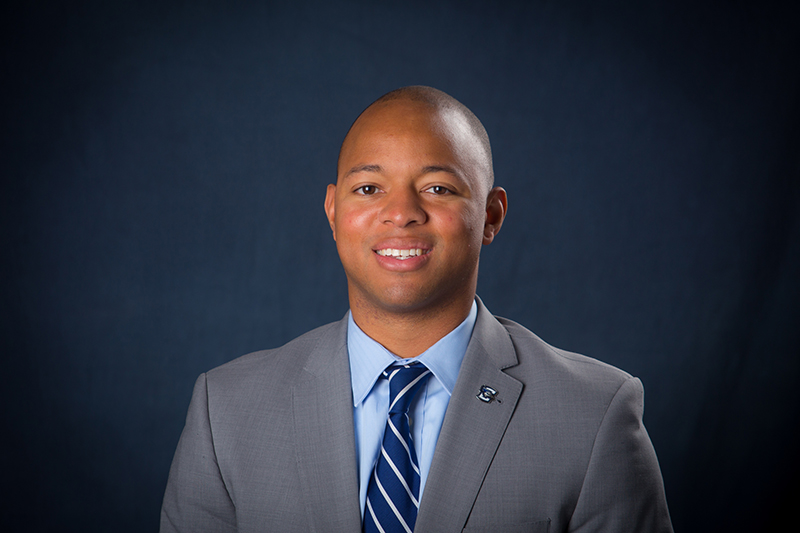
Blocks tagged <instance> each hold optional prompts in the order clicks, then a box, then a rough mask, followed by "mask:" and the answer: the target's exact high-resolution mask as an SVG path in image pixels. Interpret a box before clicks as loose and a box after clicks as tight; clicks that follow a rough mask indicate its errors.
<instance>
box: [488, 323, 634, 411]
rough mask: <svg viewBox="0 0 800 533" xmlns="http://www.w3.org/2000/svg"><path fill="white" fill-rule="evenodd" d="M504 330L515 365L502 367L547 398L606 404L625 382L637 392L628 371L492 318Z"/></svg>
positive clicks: (569, 402)
mask: <svg viewBox="0 0 800 533" xmlns="http://www.w3.org/2000/svg"><path fill="white" fill-rule="evenodd" d="M495 318H496V319H497V321H498V322H499V324H500V325H501V326H502V327H503V329H504V330H505V331H506V332H507V334H508V336H509V338H510V340H511V343H512V344H513V346H514V351H515V352H516V355H517V360H518V364H517V365H516V366H515V367H512V368H509V369H507V370H506V372H508V373H509V374H510V375H512V376H514V377H516V378H517V379H520V380H521V381H523V382H524V383H525V384H526V385H527V386H528V388H529V389H532V390H536V391H542V392H543V393H544V394H546V395H547V396H548V397H550V398H563V399H564V400H565V401H568V402H567V403H568V404H572V405H574V404H575V403H576V402H577V403H581V404H585V405H589V404H594V405H597V406H601V405H605V406H608V405H609V404H610V403H611V401H612V399H613V398H614V397H615V396H616V395H617V393H618V392H619V391H620V390H621V389H623V387H624V386H625V385H626V384H627V385H628V386H629V387H631V388H633V389H634V390H639V391H641V383H640V382H639V380H638V379H636V378H635V377H633V376H631V375H630V374H629V373H627V372H625V371H624V370H621V369H619V368H617V367H615V366H612V365H610V364H607V363H604V362H602V361H599V360H597V359H594V358H592V357H588V356H586V355H582V354H579V353H574V352H570V351H567V350H563V349H561V348H557V347H555V346H552V345H550V344H548V343H547V342H545V341H543V340H542V339H541V338H539V337H538V336H537V335H536V334H534V333H533V332H531V331H530V330H528V329H527V328H525V327H524V326H522V325H520V324H518V323H516V322H514V321H513V320H508V319H506V318H502V317H495Z"/></svg>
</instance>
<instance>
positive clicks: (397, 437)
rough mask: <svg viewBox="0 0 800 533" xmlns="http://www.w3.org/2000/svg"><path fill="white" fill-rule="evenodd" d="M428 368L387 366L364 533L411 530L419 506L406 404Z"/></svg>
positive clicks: (407, 406) (414, 452)
mask: <svg viewBox="0 0 800 533" xmlns="http://www.w3.org/2000/svg"><path fill="white" fill-rule="evenodd" d="M430 373H431V371H430V370H428V369H427V368H425V366H424V365H422V364H419V363H411V364H409V365H403V366H390V367H389V368H387V369H386V370H385V371H384V372H383V374H382V377H384V378H386V379H388V380H389V419H388V420H387V422H386V429H385V430H384V434H383V443H382V444H381V449H380V454H379V455H378V461H377V462H376V463H375V470H374V471H373V473H372V477H370V480H369V487H368V488H367V503H366V509H365V511H364V533H374V532H381V533H394V532H405V533H411V532H412V531H413V530H414V523H415V522H416V521H417V510H418V509H419V481H420V477H419V463H418V462H417V453H416V451H415V450H414V442H413V441H412V440H411V429H410V427H409V422H408V408H409V407H410V406H411V400H413V399H414V395H415V394H416V393H417V391H419V389H420V387H422V384H423V383H425V380H426V379H427V378H428V376H430Z"/></svg>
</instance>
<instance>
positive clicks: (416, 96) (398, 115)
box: [325, 87, 507, 319]
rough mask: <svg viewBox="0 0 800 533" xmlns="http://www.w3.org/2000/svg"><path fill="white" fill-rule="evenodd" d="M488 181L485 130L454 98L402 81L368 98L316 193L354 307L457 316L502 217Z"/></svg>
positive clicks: (500, 197)
mask: <svg viewBox="0 0 800 533" xmlns="http://www.w3.org/2000/svg"><path fill="white" fill-rule="evenodd" d="M493 180H494V176H493V171H492V159H491V148H490V146H489V139H488V136H487V135H486V130H485V129H484V128H483V125H482V124H481V123H480V121H479V120H478V119H477V118H476V117H475V115H473V114H472V112H471V111H469V109H467V108H466V107H464V106H463V105H462V104H461V103H460V102H458V101H457V100H455V99H454V98H452V97H450V96H448V95H447V94H445V93H443V92H441V91H438V90H436V89H432V88H430V87H406V88H402V89H398V90H396V91H393V92H391V93H389V94H387V95H385V96H383V97H381V98H380V99H378V100H377V101H376V102H375V103H373V104H372V105H370V106H369V107H368V108H367V109H366V110H365V111H364V112H363V113H362V114H361V115H360V116H359V117H358V119H357V120H356V121H355V122H354V123H353V125H352V127H351V128H350V131H349V132H348V134H347V136H346V137H345V140H344V142H343V143H342V148H341V151H340V154H339V164H338V177H337V183H336V185H329V186H328V193H327V196H326V199H325V211H326V213H327V215H328V220H329V222H330V225H331V229H332V230H333V236H334V239H335V240H336V245H337V248H338V250H339V256H340V258H341V260H342V264H343V265H344V269H345V273H346V274H347V280H348V290H349V296H350V306H351V309H353V312H354V313H359V312H363V313H372V314H373V315H376V316H377V315H379V314H381V313H384V314H385V313H390V314H403V313H417V314H419V313H422V314H431V315H438V314H441V313H443V312H447V310H451V309H452V310H454V311H453V312H455V310H456V309H458V310H459V311H458V313H461V314H463V313H462V311H463V309H468V308H469V306H470V305H471V302H472V299H473V298H474V295H475V287H476V284H477V274H478V259H479V255H480V248H481V245H482V244H489V243H490V242H492V240H493V239H494V236H495V234H496V233H497V231H499V229H500V226H501V224H502V222H503V217H504V216H505V211H506V207H507V203H506V195H505V191H503V190H502V189H501V188H499V187H496V188H493ZM462 319H463V317H462Z"/></svg>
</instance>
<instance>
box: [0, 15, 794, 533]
mask: <svg viewBox="0 0 800 533" xmlns="http://www.w3.org/2000/svg"><path fill="white" fill-rule="evenodd" d="M601 4H602V5H601ZM749 4H750V3H749V2H720V3H707V2H700V3H696V2H693V3H688V2H677V3H676V2H674V1H673V2H667V1H663V2H637V1H627V2H626V1H619V2H609V3H599V2H590V1H567V2H545V1H542V2H531V3H518V2H494V3H492V5H491V6H490V5H483V4H482V3H475V2H455V1H454V2H430V3H429V2H425V3H422V2H419V3H418V2H403V3H397V2H391V3H390V2H296V3H292V4H291V5H289V3H288V2H287V3H286V4H285V5H284V4H283V3H281V4H270V3H266V2H265V3H259V4H250V3H244V2H158V3H152V4H151V5H148V4H147V3H142V2H135V3H134V2H95V3H87V2H82V3H80V5H79V6H74V5H73V6H69V7H67V6H60V5H48V4H47V3H41V2H40V3H33V2H31V3H22V4H20V5H16V6H15V7H11V8H8V7H6V8H4V9H5V14H4V16H3V17H2V18H3V24H4V26H6V27H5V29H4V31H3V32H2V40H3V69H2V72H3V83H2V87H3V89H2V90H3V92H4V95H5V98H4V99H3V102H4V105H3V106H2V111H0V113H2V120H3V122H2V123H3V137H2V199H1V200H0V202H1V203H0V207H1V208H2V212H1V213H0V220H1V221H2V233H0V238H2V241H0V243H1V244H2V254H3V260H2V263H1V264H0V269H1V270H0V274H1V275H2V281H3V283H2V298H3V301H2V308H1V309H0V313H2V314H0V332H1V333H2V339H1V342H2V344H0V346H2V348H3V370H4V372H3V373H2V376H3V379H2V387H0V390H2V397H0V399H2V406H3V407H2V410H0V412H2V427H3V438H2V445H3V448H2V450H0V457H1V458H2V462H1V463H0V468H1V470H0V471H2V476H1V478H2V479H3V482H2V491H3V494H2V497H0V506H2V512H1V513H0V516H2V518H0V525H1V524H2V523H3V522H6V523H7V524H8V525H13V526H16V527H17V528H18V529H22V530H25V531H81V532H91V531H98V532H100V531H103V532H105V531H131V532H134V531H135V532H140V531H154V530H156V528H157V522H158V512H159V506H160V500H161V496H162V493H163V489H164V486H165V483H166V477H167V472H168V469H169V464H170V460H171V458H172V453H173V451H174V447H175V444H176V442H177V439H178V436H179V434H180V431H181V428H182V425H183V417H184V415H185V411H186V407H187V405H188V401H189V396H190V393H191V386H192V383H193V381H194V379H195V377H196V376H197V375H198V374H199V373H200V372H202V371H205V370H207V369H209V368H211V367H213V366H216V365H219V364H221V363H223V362H225V361H227V360H230V359H232V358H234V357H236V356H238V355H241V354H244V353H246V352H249V351H253V350H256V349H261V348H267V347H274V346H277V345H280V344H282V343H284V342H286V341H288V340H289V339H291V338H293V337H294V336H296V335H298V334H300V333H302V332H304V331H306V330H308V329H310V328H312V327H314V326H317V325H320V324H322V323H325V322H328V321H332V320H336V319H338V318H339V317H341V316H342V315H343V313H344V312H345V310H346V309H347V302H346V291H345V280H344V275H343V273H342V271H341V267H340V265H339V263H338V259H337V256H336V251H335V247H334V245H333V241H332V239H331V238H330V234H329V229H328V226H327V222H326V220H325V217H324V215H323V211H322V201H323V197H324V192H325V190H324V189H325V185H326V184H327V183H328V182H330V181H332V180H334V179H335V160H336V155H337V151H338V147H339V143H340V142H341V139H342V137H343V136H344V134H345V132H346V130H347V128H348V127H349V125H350V123H351V121H352V120H353V119H354V118H355V117H356V115H357V114H358V113H359V112H360V111H361V109H362V108H363V107H365V106H366V105H367V104H369V103H370V102H371V101H372V100H373V99H375V98H376V97H378V96H379V95H381V94H383V93H384V92H387V91H389V90H391V89H394V88H396V87H398V86H401V85H408V84H425V85H433V86H435V87H438V88H440V89H443V90H444V91H447V92H449V93H450V94H452V95H453V96H455V97H456V98H458V99H460V100H461V101H462V102H464V103H465V104H466V105H467V106H469V107H470V108H472V109H473V110H474V111H475V113H476V114H477V115H478V116H479V117H480V118H481V119H482V120H483V122H484V123H485V125H486V127H487V129H488V131H489V134H490V135H491V137H492V141H493V147H494V154H495V170H496V174H497V181H498V184H500V185H503V186H504V187H505V188H506V189H507V190H508V193H509V197H510V210H509V216H508V219H507V221H506V224H505V225H504V227H503V231H502V232H501V234H500V236H499V238H498V239H497V240H496V241H495V244H493V245H492V246H490V247H488V248H486V249H485V250H484V255H483V260H482V265H481V269H482V274H481V281H480V286H479V294H481V296H482V297H483V299H484V301H485V302H486V304H487V305H488V306H489V308H490V309H491V310H492V311H493V312H494V313H496V314H499V315H503V316H508V317H510V318H513V319H515V320H517V321H519V322H521V323H523V324H524V325H526V326H528V327H529V328H530V329H532V330H534V331H535V332H537V333H538V334H539V335H540V336H542V337H543V338H544V339H545V340H547V341H549V342H551V343H553V344H556V345H558V346H560V347H563V348H567V349H570V350H575V351H580V352H583V353H586V354H589V355H591V356H594V357H597V358H599V359H602V360H604V361H607V362H609V363H611V364H614V365H617V366H620V367H622V368H623V369H626V370H628V371H629V372H631V373H633V374H635V375H637V376H639V377H641V379H642V381H643V382H644V385H645V390H646V396H647V402H646V413H645V421H646V423H647V425H648V428H649V431H650V434H651V437H652V440H653V443H654V445H655V447H656V450H657V452H658V455H659V458H660V460H661V464H662V469H663V473H664V481H665V485H666V490H667V497H668V500H669V503H670V507H671V510H672V516H673V520H674V523H675V526H676V529H677V530H679V531H684V532H692V531H696V532H705V531H722V530H725V531H753V530H756V531H757V530H766V529H767V528H768V527H770V526H776V525H777V521H778V519H779V517H780V516H788V514H789V512H790V510H791V506H796V504H797V500H798V497H799V496H800V495H798V490H797V488H796V487H797V483H796V479H797V476H798V474H799V473H800V471H799V468H798V466H799V463H798V458H797V457H798V454H797V453H796V450H797V449H798V448H799V447H800V442H799V441H800V438H798V427H800V420H799V419H800V413H799V412H798V407H799V406H800V402H798V390H799V388H798V387H799V386H800V360H799V359H798V345H799V343H798V341H800V339H798V336H799V335H798V330H799V329H800V217H799V214H800V213H799V212H798V207H800V186H799V185H800V156H799V155H798V153H799V152H800V150H799V148H800V127H799V125H800V108H798V104H799V103H800V97H799V95H800V85H799V82H800V68H799V67H798V65H800V53H799V52H800V37H799V35H798V33H799V32H798V27H800V17H799V16H798V8H796V7H794V6H795V5H797V4H796V2H783V3H781V2H764V3H760V4H759V5H758V7H756V6H755V5H749Z"/></svg>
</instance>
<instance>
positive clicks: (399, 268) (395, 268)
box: [372, 239, 433, 272]
mask: <svg viewBox="0 0 800 533" xmlns="http://www.w3.org/2000/svg"><path fill="white" fill-rule="evenodd" d="M386 249H396V250H415V249H419V250H422V254H421V255H417V256H414V257H408V258H406V259H398V258H396V257H393V256H390V255H380V254H379V253H378V251H379V250H386ZM432 251H433V247H432V246H431V245H430V244H428V243H426V242H423V241H419V240H405V239H388V240H384V241H381V242H379V243H378V244H376V245H375V246H373V247H372V254H373V257H375V260H376V261H377V262H378V265H380V266H381V267H382V268H385V269H386V270H390V271H392V272H411V271H414V270H417V269H419V268H421V267H422V266H424V265H425V264H426V263H427V262H428V261H429V260H430V256H431V252H432Z"/></svg>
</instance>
